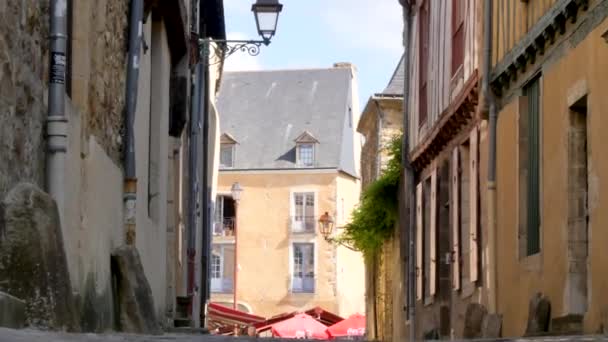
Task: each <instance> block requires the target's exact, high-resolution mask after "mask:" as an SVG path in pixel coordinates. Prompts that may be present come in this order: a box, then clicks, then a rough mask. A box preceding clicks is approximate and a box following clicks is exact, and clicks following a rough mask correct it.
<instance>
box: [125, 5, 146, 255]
mask: <svg viewBox="0 0 608 342" xmlns="http://www.w3.org/2000/svg"><path fill="white" fill-rule="evenodd" d="M130 11H131V15H130V19H129V57H128V58H129V59H128V61H127V88H126V91H127V94H126V101H127V112H126V115H125V128H126V129H125V155H124V158H125V161H124V162H125V179H124V194H123V201H124V211H125V213H124V215H125V229H126V234H127V244H128V245H135V233H136V230H135V223H136V212H137V210H136V205H137V174H136V170H135V133H134V127H133V126H134V122H135V111H136V109H137V87H138V83H139V54H140V46H141V41H142V34H143V23H142V20H143V12H144V5H143V1H142V0H132V1H131V9H130Z"/></svg>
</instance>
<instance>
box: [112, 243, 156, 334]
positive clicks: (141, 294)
mask: <svg viewBox="0 0 608 342" xmlns="http://www.w3.org/2000/svg"><path fill="white" fill-rule="evenodd" d="M112 277H113V278H114V279H115V284H116V289H115V294H114V295H115V297H116V299H115V301H116V303H117V305H118V308H117V313H118V327H117V328H118V329H119V330H121V331H124V332H129V333H136V334H160V333H161V332H162V330H161V327H160V324H159V321H158V320H157V318H156V314H155V307H154V298H153V297H152V290H151V289H150V284H149V283H148V279H147V278H146V275H145V274H144V268H143V266H142V264H141V259H140V257H139V252H138V251H137V249H136V248H135V247H133V246H122V247H119V248H117V249H115V250H114V251H113V252H112Z"/></svg>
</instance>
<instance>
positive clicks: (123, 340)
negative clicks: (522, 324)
mask: <svg viewBox="0 0 608 342" xmlns="http://www.w3.org/2000/svg"><path fill="white" fill-rule="evenodd" d="M233 340H235V338H234V337H230V336H211V335H186V334H165V335H160V336H150V335H129V334H67V333H51V332H44V331H38V330H12V329H4V328H0V342H31V341H44V342H75V341H84V342H101V341H104V342H145V341H152V342H206V341H210V342H221V341H233ZM237 340H239V341H243V342H247V341H254V340H258V339H256V338H250V337H240V338H237ZM261 340H265V339H261ZM268 340H269V341H275V342H276V341H279V342H280V341H291V340H288V339H268ZM298 341H304V340H298ZM467 341H514V342H517V341H552V342H566V341H580V342H592V341H608V336H557V337H538V338H525V339H524V338H514V339H509V338H502V339H493V340H488V339H486V340H467Z"/></svg>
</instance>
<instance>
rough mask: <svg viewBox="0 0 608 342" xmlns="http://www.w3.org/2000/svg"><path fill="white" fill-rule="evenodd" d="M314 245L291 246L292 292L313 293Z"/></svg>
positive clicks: (295, 244) (299, 244)
mask: <svg viewBox="0 0 608 342" xmlns="http://www.w3.org/2000/svg"><path fill="white" fill-rule="evenodd" d="M314 250H315V249H314V244H312V243H294V244H293V272H292V282H291V283H292V291H293V292H304V293H313V292H315V258H314Z"/></svg>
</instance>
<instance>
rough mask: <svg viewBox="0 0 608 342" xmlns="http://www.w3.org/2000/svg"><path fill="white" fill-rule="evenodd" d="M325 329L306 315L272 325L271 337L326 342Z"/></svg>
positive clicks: (299, 315)
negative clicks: (324, 341) (323, 341)
mask: <svg viewBox="0 0 608 342" xmlns="http://www.w3.org/2000/svg"><path fill="white" fill-rule="evenodd" d="M326 330H327V327H326V326H325V325H323V324H322V323H320V322H319V321H317V320H316V319H314V318H312V317H311V316H309V315H307V314H298V315H295V316H294V317H292V318H290V319H288V320H285V321H282V322H278V323H275V324H273V325H272V336H274V337H283V338H301V339H310V338H312V339H317V340H327V339H328V338H329V336H328V335H327V332H326Z"/></svg>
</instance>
